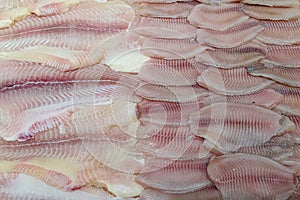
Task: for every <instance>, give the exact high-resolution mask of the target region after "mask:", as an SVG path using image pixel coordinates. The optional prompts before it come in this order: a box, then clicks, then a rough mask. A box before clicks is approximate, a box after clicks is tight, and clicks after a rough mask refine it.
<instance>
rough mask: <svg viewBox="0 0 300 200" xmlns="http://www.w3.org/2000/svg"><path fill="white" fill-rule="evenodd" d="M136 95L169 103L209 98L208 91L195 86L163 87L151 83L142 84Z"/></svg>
mask: <svg viewBox="0 0 300 200" xmlns="http://www.w3.org/2000/svg"><path fill="white" fill-rule="evenodd" d="M135 94H136V95H138V96H140V97H142V98H144V99H148V100H153V101H167V102H189V101H196V100H197V99H198V98H199V97H203V96H207V95H208V94H209V92H208V90H206V89H205V88H202V87H199V86H197V85H195V86H163V85H153V84H149V83H145V84H141V85H140V86H139V87H138V88H137V89H136V90H135Z"/></svg>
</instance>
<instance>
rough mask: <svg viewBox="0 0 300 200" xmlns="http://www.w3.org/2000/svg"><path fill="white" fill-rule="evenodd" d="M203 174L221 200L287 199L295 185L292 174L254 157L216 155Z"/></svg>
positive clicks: (277, 164) (292, 172)
mask: <svg viewBox="0 0 300 200" xmlns="http://www.w3.org/2000/svg"><path fill="white" fill-rule="evenodd" d="M207 171H208V174H209V177H210V178H211V180H212V181H213V182H214V183H215V185H216V186H217V188H218V189H219V190H220V192H221V193H222V197H223V198H225V199H232V200H233V199H274V200H282V199H288V198H289V197H290V196H291V194H292V193H293V190H294V187H295V184H296V183H295V173H294V171H292V170H290V169H288V168H287V167H285V166H283V165H281V164H279V163H277V162H275V161H273V160H271V159H268V158H264V157H262V156H258V155H247V154H230V155H226V156H220V157H217V158H216V159H214V160H212V161H211V162H210V163H209V164H208V167H207Z"/></svg>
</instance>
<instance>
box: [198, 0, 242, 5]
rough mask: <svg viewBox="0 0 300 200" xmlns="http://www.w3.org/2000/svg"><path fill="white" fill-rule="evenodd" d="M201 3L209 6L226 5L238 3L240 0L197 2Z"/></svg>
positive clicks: (204, 0)
mask: <svg viewBox="0 0 300 200" xmlns="http://www.w3.org/2000/svg"><path fill="white" fill-rule="evenodd" d="M197 1H199V2H201V3H205V4H209V5H224V4H225V5H226V4H230V3H237V2H240V0H197Z"/></svg>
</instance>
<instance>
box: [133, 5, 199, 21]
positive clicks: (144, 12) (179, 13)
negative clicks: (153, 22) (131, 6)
mask: <svg viewBox="0 0 300 200" xmlns="http://www.w3.org/2000/svg"><path fill="white" fill-rule="evenodd" d="M193 7H194V5H193V4H192V3H184V2H175V3H141V4H138V6H137V12H138V14H139V15H141V16H146V17H166V18H183V17H188V15H189V14H190V11H191V10H192V8H193Z"/></svg>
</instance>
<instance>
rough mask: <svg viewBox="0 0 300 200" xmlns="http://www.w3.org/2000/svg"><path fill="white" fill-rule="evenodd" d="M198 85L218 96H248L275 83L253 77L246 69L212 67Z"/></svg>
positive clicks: (199, 80) (201, 77)
mask: <svg viewBox="0 0 300 200" xmlns="http://www.w3.org/2000/svg"><path fill="white" fill-rule="evenodd" d="M197 83H198V84H199V85H200V86H202V87H205V88H207V89H209V90H210V91H213V92H215V93H217V94H223V95H246V94H253V93H256V92H259V91H261V90H262V89H265V88H268V87H270V86H271V85H272V84H273V83H274V82H273V81H271V80H268V79H266V78H262V77H255V76H251V75H249V74H248V73H247V70H246V69H245V68H238V69H229V70H225V69H216V68H213V67H210V68H208V69H206V70H204V71H203V72H202V73H201V75H200V76H199V77H198V79H197Z"/></svg>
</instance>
